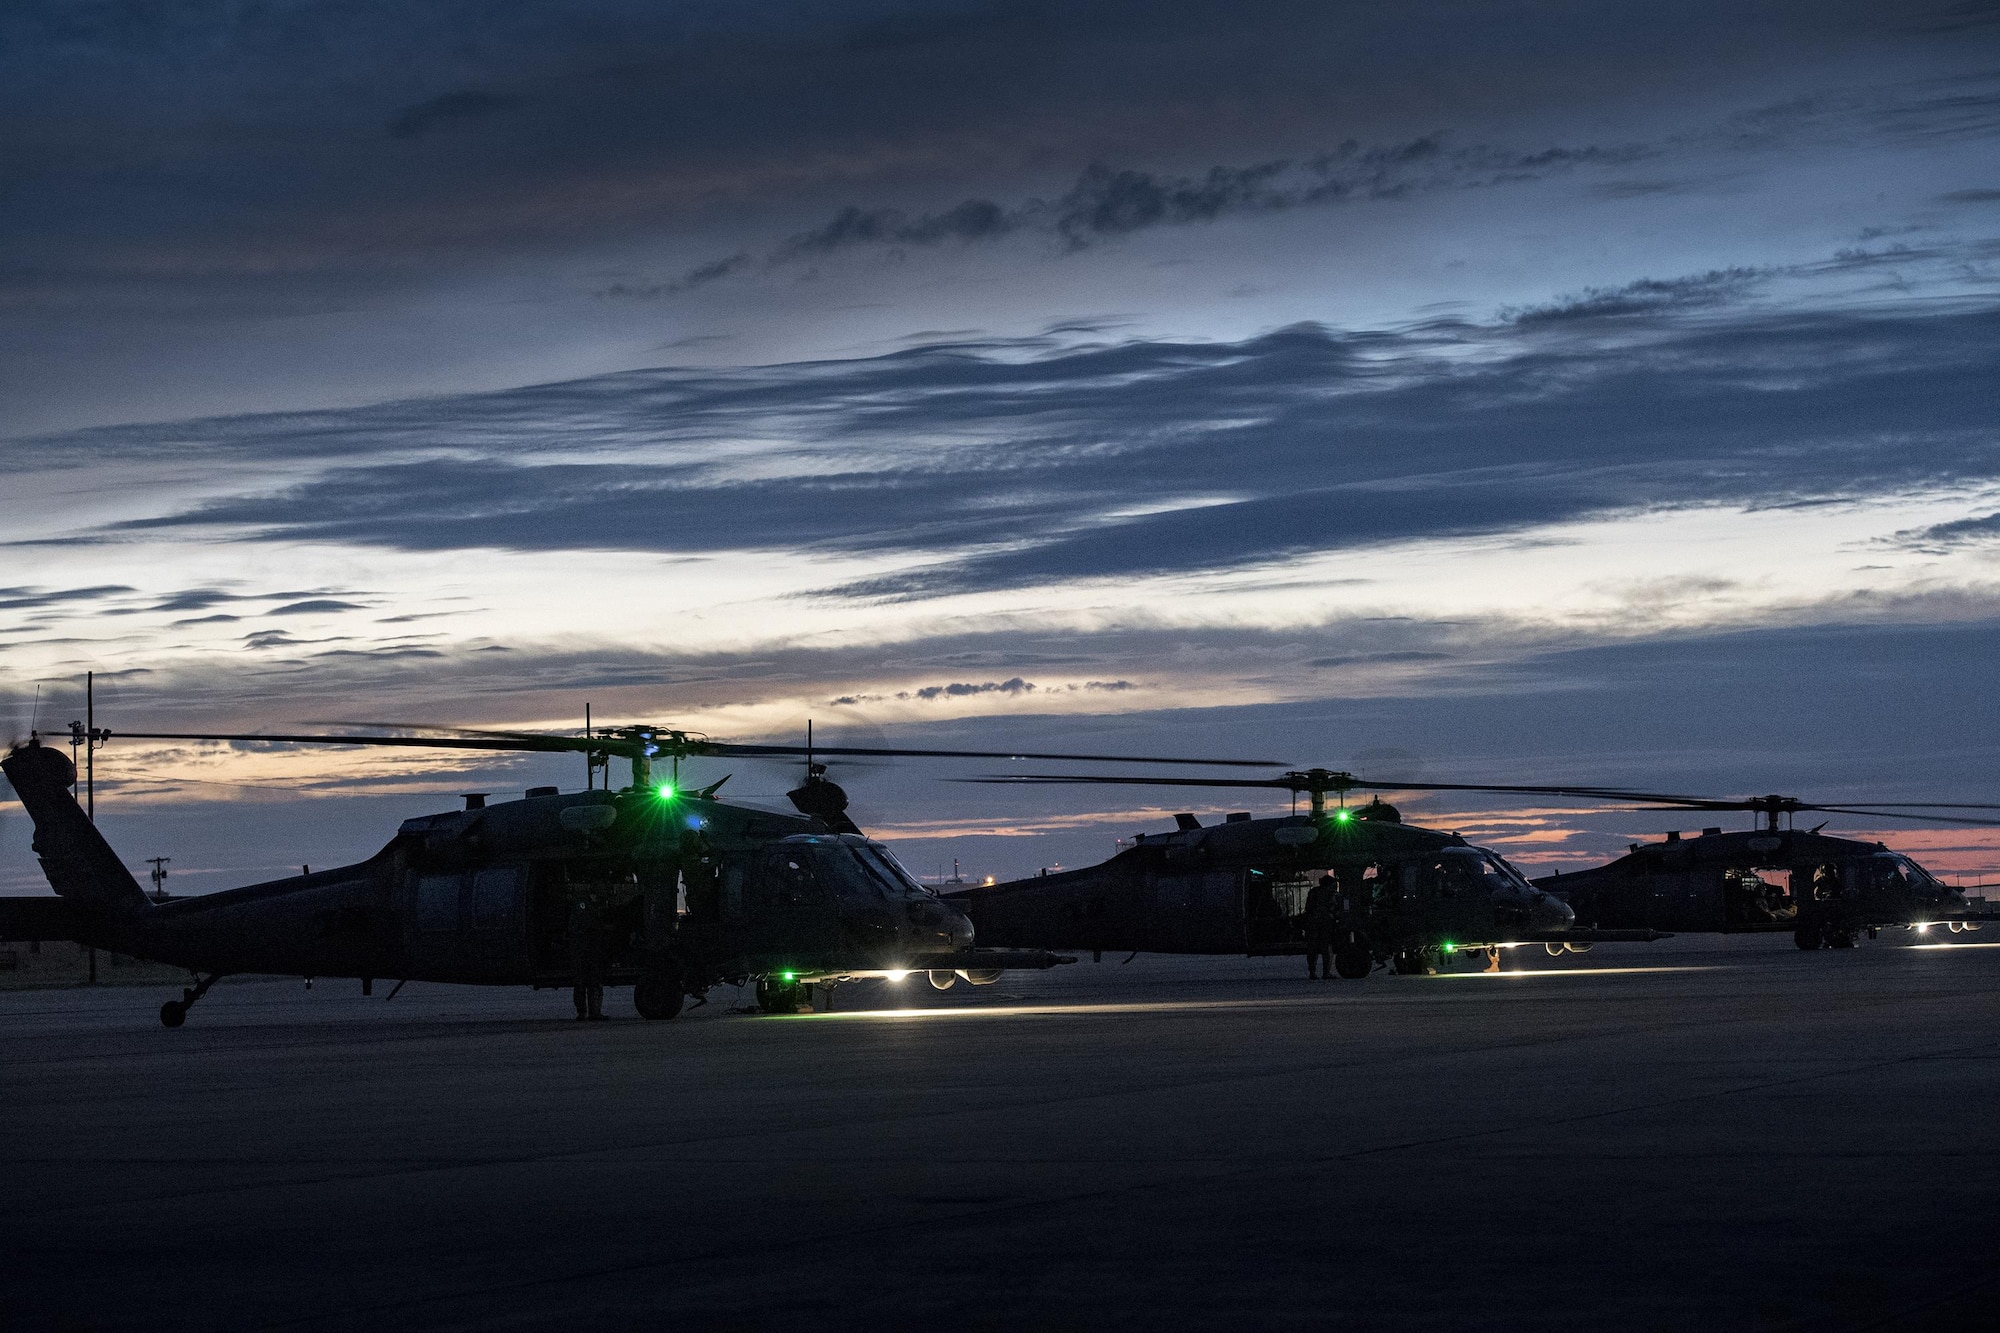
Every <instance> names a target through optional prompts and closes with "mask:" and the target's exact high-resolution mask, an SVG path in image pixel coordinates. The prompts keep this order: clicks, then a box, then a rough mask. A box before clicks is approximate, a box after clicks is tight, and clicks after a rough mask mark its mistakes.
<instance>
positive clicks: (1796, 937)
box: [1792, 925, 1826, 950]
mask: <svg viewBox="0 0 2000 1333" xmlns="http://www.w3.org/2000/svg"><path fill="white" fill-rule="evenodd" d="M1825 942H1826V941H1825V940H1824V939H1822V938H1821V934H1820V928H1819V927H1818V926H1816V925H1812V926H1800V927H1799V928H1798V929H1797V930H1795V931H1793V932H1792V943H1794V944H1796V945H1798V946H1799V947H1800V948H1801V949H1807V950H1811V949H1817V948H1819V947H1820V946H1821V945H1823V944H1825Z"/></svg>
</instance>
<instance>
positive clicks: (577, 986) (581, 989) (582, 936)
mask: <svg viewBox="0 0 2000 1333" xmlns="http://www.w3.org/2000/svg"><path fill="white" fill-rule="evenodd" d="M566 933H567V934H568V937H569V971H570V997H571V998H572V999H574V1000H575V1001H576V1016H577V1017H578V1018H579V1019H598V1018H603V1017H604V954H605V948H604V904H603V902H602V901H600V898H599V890H598V887H597V886H596V885H594V884H587V883H576V884H571V885H570V892H569V926H568V930H567V932H566Z"/></svg>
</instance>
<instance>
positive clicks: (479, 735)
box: [117, 729, 1278, 768]
mask: <svg viewBox="0 0 2000 1333" xmlns="http://www.w3.org/2000/svg"><path fill="white" fill-rule="evenodd" d="M117 735H118V736H120V737H125V738H129V739H132V740H149V741H227V742H232V743H242V744H258V743H263V744H275V745H401V746H415V747H419V748H423V749H433V750H500V751H523V752H528V753H544V754H546V753H596V754H619V755H633V754H639V753H643V751H644V748H645V747H646V746H648V745H649V744H650V745H652V746H653V747H654V748H655V750H656V752H658V753H668V752H671V751H673V750H676V749H679V750H682V751H683V752H684V753H688V754H694V755H710V756H714V757H717V758H756V757H758V756H785V757H790V756H794V755H804V754H806V753H808V751H807V749H806V747H805V746H803V745H739V744H736V743H734V742H729V741H709V740H696V739H692V738H689V739H688V740H686V741H685V742H684V743H682V744H676V743H675V742H674V740H673V739H672V738H671V737H669V736H664V735H663V736H661V737H659V738H657V740H655V741H652V742H648V741H645V740H635V739H632V738H630V737H626V736H617V735H612V736H591V737H587V738H586V737H583V736H548V735H543V734H540V733H538V732H529V731H518V732H508V731H501V732H477V731H469V730H464V729H459V730H457V731H455V732H454V734H452V735H449V736H384V735H345V736H338V735H325V734H305V733H279V732H175V731H121V732H118V733H117ZM810 753H812V754H814V755H823V754H824V755H844V756H873V757H879V758H904V759H1035V760H1064V761H1073V762H1078V763H1100V764H1214V765H1222V766H1235V767H1242V768H1275V767H1277V766H1278V765H1277V764H1276V763H1275V762H1274V761H1272V760H1268V759H1186V758H1163V757H1157V756H1151V755H1110V754H1047V753H1034V752H1027V751H1021V750H923V749H905V748H899V747H891V746H859V745H815V746H813V747H812V750H811V751H810Z"/></svg>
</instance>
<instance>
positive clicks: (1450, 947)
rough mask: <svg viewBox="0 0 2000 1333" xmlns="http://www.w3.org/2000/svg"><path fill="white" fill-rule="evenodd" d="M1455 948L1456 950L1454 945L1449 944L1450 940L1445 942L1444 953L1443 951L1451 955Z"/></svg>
mask: <svg viewBox="0 0 2000 1333" xmlns="http://www.w3.org/2000/svg"><path fill="white" fill-rule="evenodd" d="M1457 948H1458V946H1457V945H1456V944H1453V943H1452V942H1451V941H1450V940H1446V941H1445V942H1444V951H1445V952H1446V953H1452V952H1455V951H1456V950H1457Z"/></svg>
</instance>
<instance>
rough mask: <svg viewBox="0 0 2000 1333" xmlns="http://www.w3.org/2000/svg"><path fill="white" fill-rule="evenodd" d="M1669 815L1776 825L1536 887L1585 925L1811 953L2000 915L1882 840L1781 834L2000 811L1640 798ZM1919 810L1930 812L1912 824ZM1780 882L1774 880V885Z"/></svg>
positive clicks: (1664, 848) (1639, 853)
mask: <svg viewBox="0 0 2000 1333" xmlns="http://www.w3.org/2000/svg"><path fill="white" fill-rule="evenodd" d="M1634 799H1644V800H1646V802H1647V803H1649V804H1653V805H1656V806H1658V807H1660V808H1665V809H1683V810H1703V811H1723V810H1747V811H1754V812H1756V813H1758V814H1761V815H1763V816H1764V819H1765V824H1764V827H1763V828H1761V829H1748V830H1735V831H1731V832H1724V831H1723V830H1722V829H1720V828H1708V829H1704V830H1702V832H1701V834H1700V835H1699V836H1697V837H1692V838H1683V837H1682V836H1681V835H1680V834H1679V833H1670V834H1668V835H1667V837H1666V839H1665V840H1664V841H1662V842H1656V843H1636V842H1635V843H1633V844H1632V847H1631V850H1630V851H1629V852H1628V853H1627V854H1626V855H1624V856H1621V857H1619V858H1618V859H1617V860H1615V861H1612V862H1610V863H1608V864H1606V865H1602V866H1596V867H1594V868H1592V869H1589V870H1577V871H1567V872H1563V873H1558V874H1553V875H1545V876H1542V877H1541V878H1539V879H1537V880H1536V881H1535V883H1536V884H1537V885H1538V886H1539V887H1541V888H1543V889H1546V890H1548V891H1549V892H1550V893H1553V894H1556V895H1557V896H1558V897H1560V898H1562V899H1563V900H1564V901H1565V902H1567V903H1569V905H1570V906H1571V908H1572V909H1574V910H1575V912H1576V915H1577V920H1578V921H1579V922H1581V923H1583V924H1585V925H1590V926H1603V927H1625V928H1634V927H1650V928H1654V929H1660V930H1673V931H1677V932H1678V931H1689V932H1696V931H1711V932H1729V933H1736V932H1748V931H1790V932H1791V934H1792V939H1793V942H1794V943H1796V944H1797V945H1798V947H1799V948H1801V949H1819V948H1833V949H1851V948H1853V947H1854V943H1855V940H1856V937H1857V936H1858V935H1859V934H1860V933H1861V932H1863V931H1866V932H1867V934H1868V935H1869V936H1870V937H1871V938H1872V937H1873V936H1874V935H1875V934H1876V933H1877V932H1878V931H1880V930H1882V929H1884V928H1886V927H1891V926H1897V927H1904V928H1907V929H1910V930H1914V931H1919V932H1922V931H1928V930H1929V929H1930V928H1931V927H1932V926H1933V925H1941V926H1944V927H1945V928H1946V929H1948V930H1951V931H1953V932H1957V931H1960V930H1964V929H1966V928H1968V927H1970V928H1973V929H1977V923H1978V922H1979V921H1982V920H1993V919H1995V918H1994V915H1993V914H1991V913H1987V912H1983V911H1978V910H1975V905H1974V904H1973V903H1970V902H1968V901H1967V899H1966V897H1965V895H1964V893H1963V892H1961V891H1960V890H1958V889H1956V888H1954V887H1952V886H1951V885H1948V884H1945V883H1944V882H1943V881H1941V880H1939V879H1938V878H1937V876H1935V875H1933V874H1931V872H1930V871H1928V870H1926V869H1924V867H1923V866H1921V865H1919V864H1918V863H1917V862H1916V861H1914V860H1912V859H1911V858H1909V857H1907V856H1904V855H1902V854H1901V853H1899V852H1893V851H1890V850H1889V848H1888V847H1887V846H1885V845H1884V844H1882V843H1880V842H1863V841H1860V840H1858V839H1854V838H1842V837H1836V836H1834V835H1832V834H1828V833H1822V832H1821V831H1820V830H1821V829H1823V828H1825V827H1826V825H1825V824H1824V823H1822V824H1820V825H1818V826H1817V827H1814V828H1812V829H1792V828H1781V827H1780V826H1779V819H1780V816H1784V817H1786V818H1787V821H1788V822H1789V819H1790V817H1792V816H1795V815H1797V814H1798V813H1800V812H1802V811H1817V812H1823V813H1826V814H1831V815H1860V816H1865V817H1869V818H1879V819H1917V820H1923V821H1925V822H1929V823H1951V824H1973V825H1990V824H1992V823H1994V822H1995V821H1994V820H1993V819H1991V818H1972V817H1966V816H1959V815H1945V814H1937V813H1929V812H1936V811H1940V810H2000V806H1994V805H1975V804H1966V803H1950V802H1945V803H1938V804H1919V803H1910V804H1895V805H1891V806H1889V807H1886V808H1885V807H1883V806H1879V805H1878V806H1874V807H1872V808H1866V809H1863V808H1856V807H1855V806H1832V805H1815V804H1810V803H1807V802H1804V801H1801V800H1799V799H1797V798H1795V797H1789V796H1775V795H1774V796H1753V797H1748V798H1745V799H1742V800H1734V799H1713V800H1711V799H1707V798H1703V797H1672V796H1664V795H1655V794H1634ZM1913 810H1921V811H1925V812H1927V813H1921V814H1912V813H1910V812H1911V811H1913ZM1767 875H1769V876H1771V878H1769V879H1766V878H1765V876H1767Z"/></svg>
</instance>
